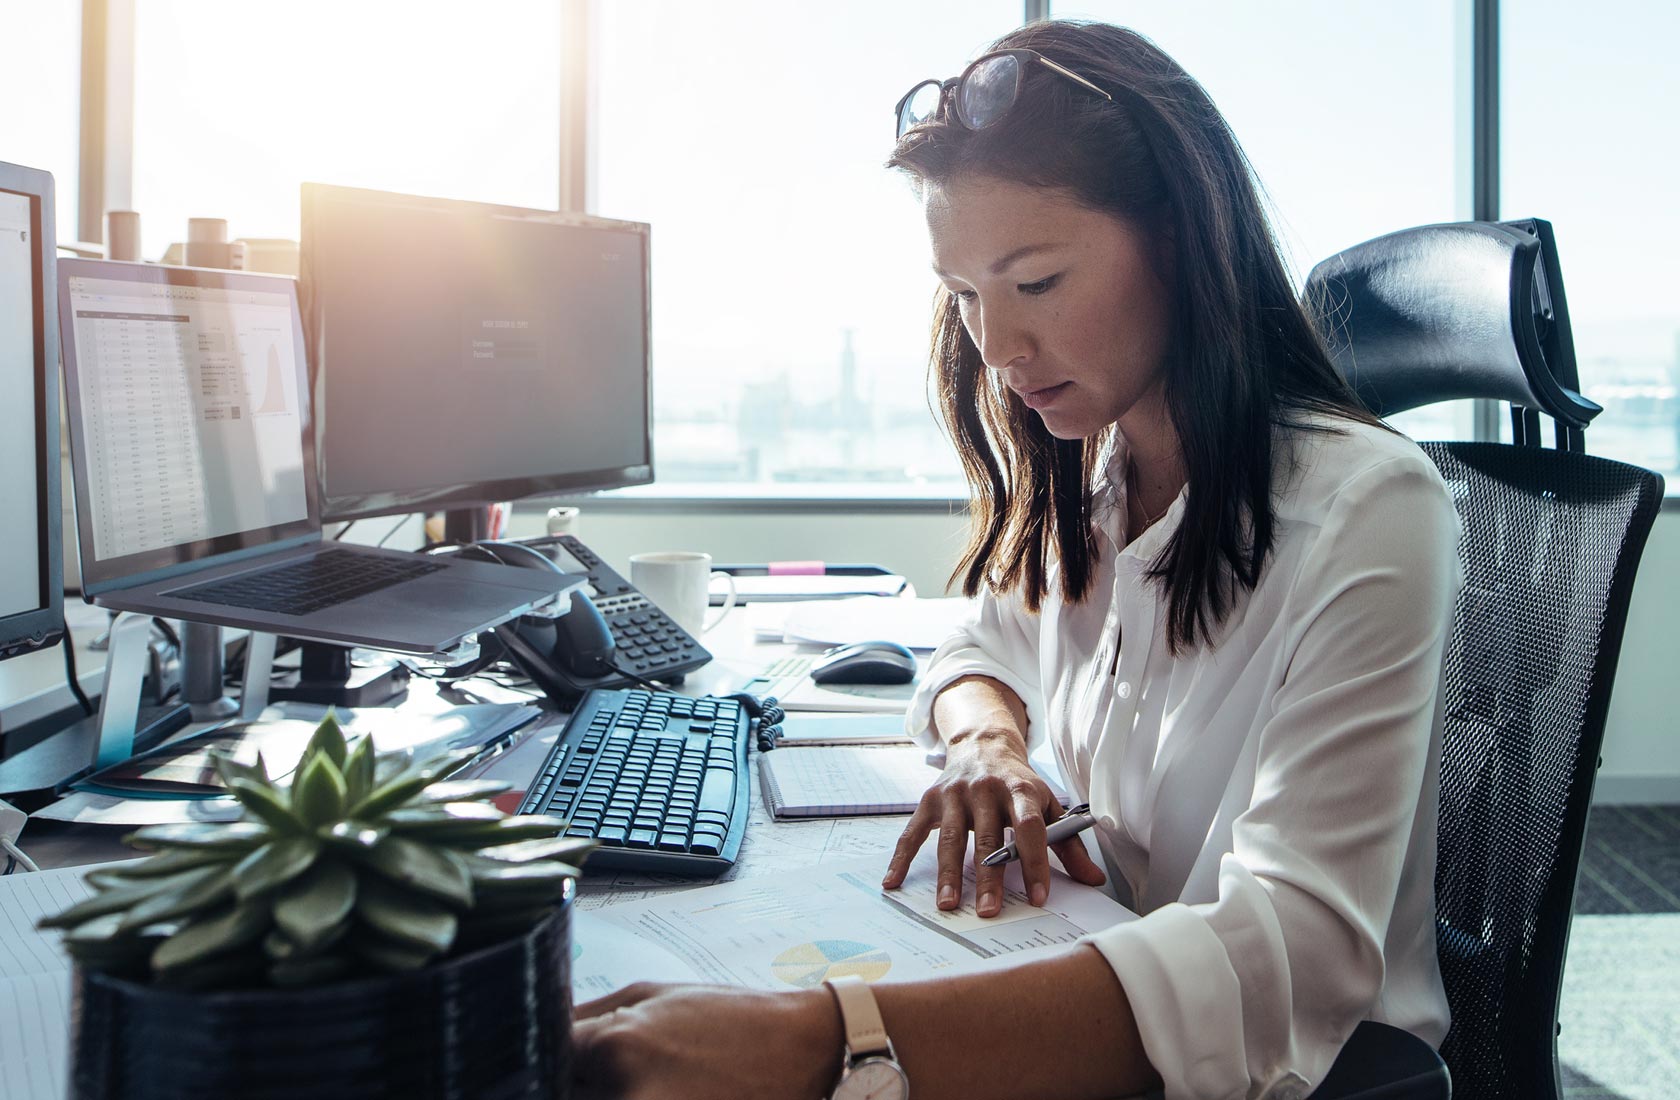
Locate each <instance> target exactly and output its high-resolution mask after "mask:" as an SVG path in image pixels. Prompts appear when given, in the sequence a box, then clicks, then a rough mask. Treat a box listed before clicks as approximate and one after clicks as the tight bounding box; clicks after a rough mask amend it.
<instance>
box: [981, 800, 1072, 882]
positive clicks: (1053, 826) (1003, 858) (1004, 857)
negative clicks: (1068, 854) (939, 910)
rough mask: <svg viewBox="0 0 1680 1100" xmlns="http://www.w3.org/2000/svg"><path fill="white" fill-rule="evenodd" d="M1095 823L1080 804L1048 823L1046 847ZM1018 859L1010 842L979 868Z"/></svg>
mask: <svg viewBox="0 0 1680 1100" xmlns="http://www.w3.org/2000/svg"><path fill="white" fill-rule="evenodd" d="M1096 823H1097V819H1096V818H1094V817H1092V816H1091V807H1090V805H1089V804H1087V803H1084V802H1081V803H1080V804H1079V805H1077V806H1075V807H1073V808H1072V809H1071V810H1069V811H1068V812H1067V813H1065V814H1063V815H1062V816H1061V817H1058V818H1057V819H1056V820H1054V821H1052V822H1051V823H1050V827H1049V828H1047V829H1045V830H1044V842H1045V844H1046V845H1052V844H1060V843H1061V842H1062V841H1064V840H1066V839H1067V838H1068V837H1070V836H1077V835H1079V834H1080V833H1082V832H1084V831H1085V830H1086V829H1089V828H1090V827H1091V826H1093V825H1095V824H1096ZM1020 858H1021V853H1020V852H1018V851H1016V850H1015V842H1014V841H1013V840H1011V841H1010V842H1009V843H1008V844H1005V845H1004V846H1003V847H1001V848H999V849H998V850H997V851H995V852H993V853H992V854H991V855H989V856H987V857H986V858H985V859H983V860H981V861H980V866H982V867H996V866H998V865H999V864H1002V863H1013V862H1015V861H1016V860H1018V859H1020Z"/></svg>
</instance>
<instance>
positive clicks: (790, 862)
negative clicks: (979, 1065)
mask: <svg viewBox="0 0 1680 1100" xmlns="http://www.w3.org/2000/svg"><path fill="white" fill-rule="evenodd" d="M90 610H95V609H90ZM97 613H98V615H99V616H100V618H101V619H103V616H104V613H103V612H97ZM88 637H89V638H91V637H92V634H88ZM80 640H81V639H80V636H79V635H78V641H80ZM703 641H704V644H705V645H706V648H707V649H710V650H711V651H712V652H713V654H714V659H713V660H712V662H711V663H710V664H707V665H706V666H704V667H703V668H700V669H698V670H696V671H695V672H692V673H690V674H689V675H688V678H687V680H686V681H685V682H684V683H683V685H682V687H681V689H680V690H681V691H682V692H683V693H684V694H687V695H706V694H711V693H718V692H728V691H734V690H737V689H738V688H739V687H740V685H741V684H743V683H745V682H746V681H747V680H749V679H751V678H752V677H753V676H754V675H756V674H757V673H758V672H759V671H760V670H761V669H762V668H763V667H764V665H765V664H766V663H768V662H769V661H771V660H774V659H776V658H777V657H780V656H783V655H785V654H788V653H792V652H795V649H796V647H794V646H790V645H783V644H779V643H776V644H764V643H759V642H755V641H754V640H753V638H752V631H751V628H750V626H749V624H748V620H747V616H746V614H745V613H743V612H742V611H741V610H735V611H731V612H730V613H729V614H728V615H726V616H725V617H724V619H723V621H722V622H721V623H719V624H718V626H717V627H716V628H714V629H713V630H711V631H710V632H708V633H707V634H706V636H705V638H704V639H703ZM51 655H52V656H53V658H54V659H55V660H57V661H58V662H59V666H58V667H59V672H60V676H59V678H58V683H59V686H60V689H61V690H62V684H63V676H62V671H63V670H62V657H61V656H60V655H58V654H57V653H56V652H54V653H53V654H51ZM35 656H37V657H39V656H43V655H41V654H37V655H35ZM0 667H4V666H0ZM465 686H466V687H467V688H468V689H470V690H471V691H472V692H473V694H475V695H479V696H482V697H483V698H484V699H485V700H486V701H488V702H497V703H500V702H518V701H529V699H528V696H526V695H523V694H521V693H518V692H515V691H512V690H510V689H507V688H503V687H500V686H499V685H496V684H492V683H488V682H485V681H481V680H473V681H468V682H466V684H465ZM436 694H437V686H436V685H435V684H433V683H432V682H430V681H426V680H423V679H421V678H418V677H416V678H415V679H414V680H413V681H412V682H411V684H410V689H409V699H408V701H407V702H405V704H404V705H405V706H414V707H419V708H422V709H432V708H435V707H437V706H439V705H444V704H442V703H441V701H440V700H438V699H437V698H436ZM564 723H565V715H563V714H555V715H552V716H549V717H545V718H544V719H543V720H541V721H540V722H539V723H537V724H536V725H535V726H534V727H533V728H532V730H531V731H530V732H528V733H526V734H524V735H522V738H523V739H522V741H521V742H520V745H519V746H518V747H516V748H515V749H514V750H512V751H510V752H508V753H506V754H504V755H503V756H502V757H501V758H498V760H496V761H494V762H493V763H492V765H491V766H490V767H489V768H488V769H486V772H485V775H486V776H487V777H489V778H507V779H508V780H509V781H517V782H521V783H522V782H524V781H525V780H526V779H527V778H528V777H529V776H530V775H531V774H532V773H533V772H534V771H535V768H536V766H537V764H538V763H539V762H540V760H541V759H542V756H543V754H544V753H545V752H546V751H547V750H546V747H545V746H546V745H551V744H553V741H554V739H555V737H556V736H558V731H559V729H560V727H561V726H562V725H564ZM199 728H202V726H201V725H195V726H189V727H188V731H191V730H194V729H199ZM749 789H750V790H751V792H752V807H751V810H750V814H749V817H748V820H747V830H746V835H745V837H744V839H743V840H742V842H741V851H740V854H739V856H738V857H737V859H736V863H735V865H734V866H733V867H731V868H730V869H729V870H728V871H726V872H725V873H724V874H723V875H722V876H720V877H719V878H718V879H690V878H683V877H680V876H676V875H668V874H657V875H654V874H633V873H630V872H622V871H602V872H598V873H596V874H587V873H586V874H585V876H584V879H583V882H582V883H581V889H580V891H579V900H578V905H579V907H580V908H584V909H589V908H594V907H596V906H599V905H602V904H605V903H606V902H608V901H614V900H621V899H624V898H630V897H639V896H645V895H646V894H647V893H649V892H651V891H657V890H667V889H672V888H680V887H684V886H699V885H706V884H708V883H710V882H715V881H723V880H727V879H733V878H740V877H744V876H756V875H767V874H775V873H777V872H779V871H788V870H794V869H797V868H800V867H808V866H811V865H812V864H815V863H822V862H826V861H831V860H835V859H846V858H854V857H856V856H859V855H868V854H873V853H879V854H880V856H881V866H882V869H883V871H884V870H885V868H886V860H887V855H888V853H889V852H890V851H891V850H892V846H893V843H894V842H895V841H896V840H897V839H898V834H899V832H900V831H901V830H902V829H903V828H904V818H903V817H901V816H896V815H894V816H884V817H856V818H810V819H805V820H799V821H776V820H775V819H774V818H773V817H771V816H770V814H769V812H768V811H767V810H766V809H765V806H764V802H763V797H762V794H761V792H760V789H759V783H758V780H757V776H756V775H754V776H753V777H752V781H751V782H750V783H749ZM129 831H130V829H128V828H126V827H111V826H86V825H69V824H64V823H60V822H54V821H46V820H40V819H31V821H30V822H29V824H28V825H27V826H25V828H24V833H23V836H22V837H21V838H20V840H19V843H20V844H21V846H22V847H23V848H24V850H25V851H27V852H28V853H29V855H30V857H31V858H32V859H34V860H35V861H36V862H37V863H38V864H40V865H41V866H42V867H73V866H79V865H82V864H87V863H103V862H107V861H110V860H117V859H128V858H132V857H133V856H135V855H136V854H137V853H136V852H135V851H134V850H133V849H131V848H129V847H127V846H126V845H124V844H123V843H122V837H123V836H124V835H125V834H127V833H128V832H129Z"/></svg>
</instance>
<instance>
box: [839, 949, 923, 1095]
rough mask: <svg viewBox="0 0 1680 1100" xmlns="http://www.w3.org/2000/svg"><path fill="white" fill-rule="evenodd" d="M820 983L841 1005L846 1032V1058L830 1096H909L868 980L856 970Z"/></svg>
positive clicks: (907, 1083) (902, 1068)
mask: <svg viewBox="0 0 1680 1100" xmlns="http://www.w3.org/2000/svg"><path fill="white" fill-rule="evenodd" d="M823 984H824V985H826V986H828V989H829V992H831V993H833V994H834V1000H835V1002H836V1003H837V1004H838V1005H839V1006H840V1026H841V1028H842V1029H844V1030H845V1032H846V1054H845V1059H844V1060H843V1061H842V1062H841V1064H840V1080H839V1081H838V1082H837V1083H836V1084H835V1086H834V1092H833V1093H832V1094H831V1096H830V1100H908V1097H909V1096H910V1078H909V1077H908V1076H906V1075H905V1072H904V1067H903V1066H901V1065H899V1064H898V1055H897V1054H896V1053H894V1051H893V1045H892V1040H890V1039H888V1038H887V1026H886V1024H884V1023H882V1022H881V1010H880V1008H878V1007H877V1006H876V1004H875V994H873V993H871V992H870V991H869V984H868V983H867V982H865V981H864V980H863V979H862V978H860V977H858V976H857V975H856V974H846V975H843V976H841V977H838V978H830V979H828V980H827V981H826V982H824V983H823Z"/></svg>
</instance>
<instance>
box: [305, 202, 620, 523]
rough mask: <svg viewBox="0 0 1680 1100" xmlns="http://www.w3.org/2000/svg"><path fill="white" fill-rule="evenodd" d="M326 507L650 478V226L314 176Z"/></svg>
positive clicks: (315, 308)
mask: <svg viewBox="0 0 1680 1100" xmlns="http://www.w3.org/2000/svg"><path fill="white" fill-rule="evenodd" d="M299 290H300V293H301V295H302V299H303V303H304V328H305V332H306V333H307V338H308V340H309V342H310V361H311V366H312V368H313V371H314V399H315V407H316V414H317V429H316V431H317V438H318V440H319V443H320V446H319V455H320V459H319V461H320V473H321V492H322V516H323V518H324V519H327V520H343V519H354V518H356V517H358V516H372V515H389V514H394V513H398V512H413V511H422V510H428V509H438V508H449V507H464V506H469V505H478V504H488V503H492V502H495V501H500V500H514V499H517V498H519V497H524V496H530V495H532V494H534V493H542V492H557V491H569V490H582V489H600V488H613V487H618V486H624V485H637V484H645V483H647V482H649V481H651V480H653V454H652V421H651V413H650V404H649V383H650V377H649V356H648V340H649V312H648V227H647V226H646V225H643V224H640V223H637V222H621V221H611V220H607V219H603V218H589V217H583V216H574V215H564V216H563V215H559V214H555V213H553V212H544V211H536V210H521V209H516V208H512V207H502V206H489V205H484V204H480V203H469V202H454V201H448V200H442V199H423V198H415V197H411V196H407V195H393V194H386V193H383V192H376V191H363V190H356V189H352V188H343V187H327V186H323V185H319V184H305V185H304V188H303V233H302V256H301V261H300V287H299Z"/></svg>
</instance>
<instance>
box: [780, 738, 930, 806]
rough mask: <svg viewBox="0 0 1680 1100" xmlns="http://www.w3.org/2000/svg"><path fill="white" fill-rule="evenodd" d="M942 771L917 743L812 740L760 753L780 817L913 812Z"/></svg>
mask: <svg viewBox="0 0 1680 1100" xmlns="http://www.w3.org/2000/svg"><path fill="white" fill-rule="evenodd" d="M938 777H939V769H938V768H935V767H932V766H930V765H929V764H928V762H927V752H926V750H924V749H922V748H920V747H918V746H915V745H826V746H819V745H811V746H806V747H803V748H778V749H776V750H775V751H774V752H766V753H761V754H760V755H759V758H758V778H759V782H760V783H761V784H762V786H763V788H764V801H765V804H766V805H768V806H769V807H770V812H771V813H773V814H775V815H776V816H777V817H852V816H855V815H859V814H907V813H910V812H912V811H913V810H915V808H916V804H917V803H918V802H920V801H921V800H922V794H923V792H925V791H926V790H927V789H928V787H929V786H930V785H931V784H932V783H933V781H934V780H935V779H937V778H938Z"/></svg>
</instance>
